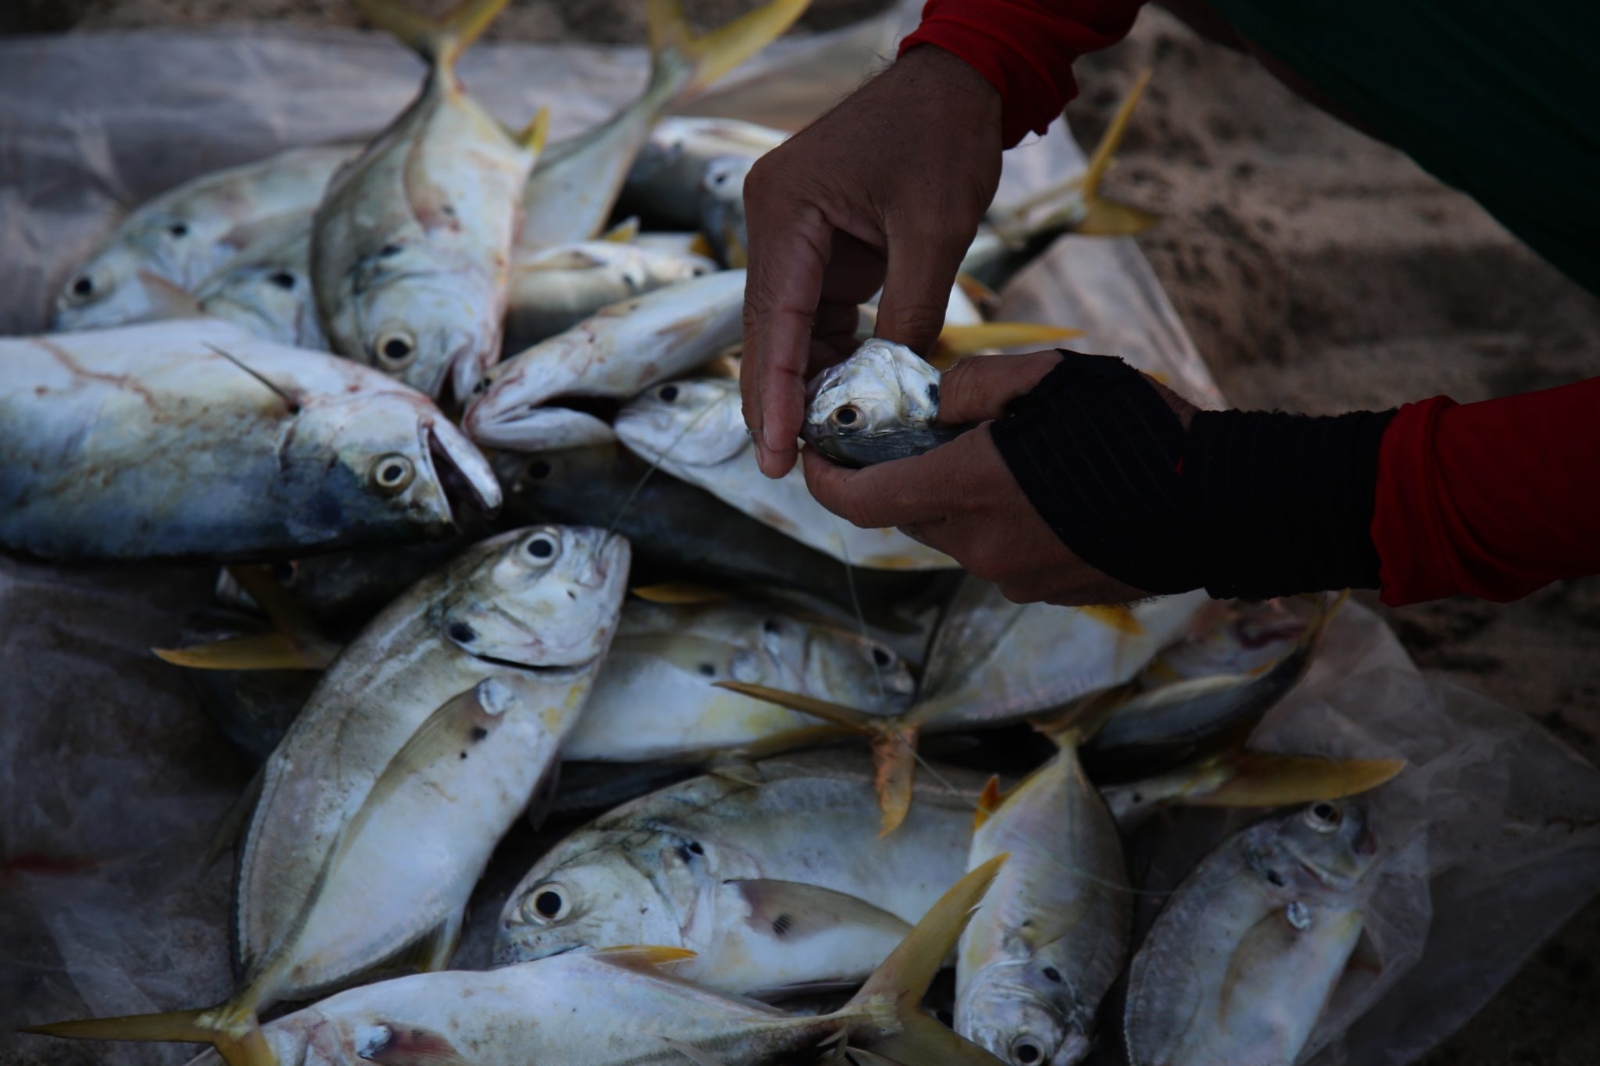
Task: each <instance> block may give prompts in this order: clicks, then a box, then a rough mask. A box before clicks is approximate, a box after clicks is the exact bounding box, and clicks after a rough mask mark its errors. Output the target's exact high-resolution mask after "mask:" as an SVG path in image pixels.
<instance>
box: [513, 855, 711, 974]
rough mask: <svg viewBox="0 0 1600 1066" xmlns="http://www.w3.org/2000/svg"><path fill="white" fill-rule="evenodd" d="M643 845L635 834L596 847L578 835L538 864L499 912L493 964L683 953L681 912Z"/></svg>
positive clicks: (662, 873) (661, 873) (661, 872)
mask: <svg viewBox="0 0 1600 1066" xmlns="http://www.w3.org/2000/svg"><path fill="white" fill-rule="evenodd" d="M640 843H645V842H644V841H638V840H636V839H634V836H633V835H631V834H630V835H629V837H628V838H627V839H624V840H619V841H616V842H614V843H606V844H601V845H599V846H594V841H593V838H592V837H587V836H586V835H585V834H579V835H578V837H576V838H572V839H571V840H569V841H568V842H567V843H565V844H562V845H558V846H557V847H556V849H555V850H554V851H552V852H551V853H550V854H549V855H547V856H545V857H544V858H543V859H541V860H540V861H539V862H538V863H537V864H535V865H534V867H533V869H532V870H530V871H529V872H528V875H527V876H526V877H524V878H523V879H522V882H521V883H520V884H519V885H518V886H517V888H516V890H515V891H514V892H512V893H511V897H510V898H509V899H508V900H507V901H506V905H505V909H504V910H502V911H501V912H500V923H499V925H498V926H497V927H496V928H495V944H494V961H495V965H497V966H504V965H507V964H509V963H514V962H527V961H529V960H532V959H542V958H546V957H548V956H551V955H560V954H562V953H563V952H568V951H588V950H593V949H595V948H606V947H618V946H627V945H633V944H661V945H665V946H667V947H681V946H682V945H683V940H684V929H683V922H682V921H681V920H680V918H679V917H678V915H679V914H680V913H682V912H680V911H679V909H678V908H677V907H675V906H674V905H673V901H672V900H671V899H670V898H669V892H670V889H667V890H666V891H664V890H663V886H662V884H661V883H660V881H659V880H658V879H659V878H661V877H663V876H664V875H665V873H666V872H665V871H663V870H661V869H659V868H658V869H657V870H655V871H652V870H651V869H650V862H651V861H652V860H653V859H655V857H656V856H655V854H654V853H653V851H652V849H650V848H648V847H645V848H640V847H637V846H636V845H638V844H640ZM580 844H581V846H580Z"/></svg>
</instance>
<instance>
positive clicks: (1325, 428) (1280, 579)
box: [992, 352, 1394, 599]
mask: <svg viewBox="0 0 1600 1066" xmlns="http://www.w3.org/2000/svg"><path fill="white" fill-rule="evenodd" d="M1061 354H1062V360H1061V363H1060V364H1059V365H1058V366H1056V367H1055V369H1053V370H1051V371H1050V373H1049V374H1047V375H1046V376H1045V377H1044V379H1043V380H1041V381H1040V382H1039V384H1038V385H1037V386H1035V387H1034V389H1033V391H1031V392H1029V393H1028V394H1027V395H1025V396H1022V397H1019V398H1018V399H1017V400H1016V401H1014V402H1013V403H1012V404H1011V405H1010V407H1008V408H1007V413H1006V416H1005V417H1004V418H1001V419H999V420H997V421H996V422H995V423H994V426H993V428H992V435H993V437H994V442H995V446H996V447H997V448H999V450H1000V455H1001V456H1002V457H1003V458H1004V459H1005V462H1006V466H1007V467H1009V468H1010V470H1011V473H1012V476H1013V477H1015V478H1016V479H1017V483H1018V484H1019V485H1020V486H1021V487H1022V491H1023V492H1024V493H1026V494H1027V496H1028V499H1029V501H1030V502H1032V504H1033V506H1034V508H1035V509H1036V510H1037V511H1038V512H1039V514H1040V516H1041V517H1043V518H1044V520H1045V522H1046V523H1047V524H1048V525H1049V526H1050V528H1051V529H1053V530H1055V532H1056V535H1057V536H1059V537H1060V538H1061V540H1062V542H1063V543H1064V544H1066V546H1067V547H1068V548H1070V549H1071V550H1072V551H1073V553H1074V554H1076V555H1077V556H1078V557H1079V558H1080V559H1082V560H1083V561H1084V562H1086V563H1088V564H1089V565H1090V566H1093V567H1094V568H1096V569H1097V570H1100V571H1102V572H1103V573H1106V574H1108V575H1110V576H1111V577H1114V578H1116V579H1117V580H1119V581H1122V582H1124V583H1126V584H1128V585H1132V586H1133V587H1134V588H1139V589H1144V590H1146V591H1148V592H1154V593H1175V592H1187V591H1189V590H1190V589H1195V588H1204V589H1205V590H1206V591H1207V592H1208V593H1210V594H1211V595H1212V596H1215V597H1218V598H1228V597H1235V596H1237V597H1244V598H1247V599H1265V598H1268V597H1271V596H1285V595H1290V594H1292V593H1297V592H1320V591H1323V590H1325V589H1342V588H1376V587H1377V586H1378V553H1377V552H1376V550H1374V548H1373V546H1372V537H1371V534H1370V533H1369V532H1368V527H1369V526H1370V525H1371V524H1372V506H1373V497H1374V494H1375V491H1376V486H1377V476H1378V475H1377V470H1378V448H1379V445H1380V444H1381V443H1382V440H1383V431H1384V429H1385V428H1387V426H1388V424H1389V419H1390V418H1392V417H1393V416H1394V412H1393V411H1385V412H1381V413H1374V412H1367V411H1362V412H1356V413H1354V414H1346V415H1337V416H1333V417H1328V418H1313V417H1309V416H1306V415H1286V414H1280V413H1276V412H1268V411H1201V412H1198V413H1197V414H1196V415H1195V416H1194V420H1193V422H1192V423H1191V424H1190V427H1189V430H1188V432H1187V433H1185V432H1184V430H1183V426H1182V423H1180V422H1179V421H1178V417H1177V415H1175V414H1174V413H1173V412H1172V409H1171V408H1170V407H1168V406H1167V403H1166V401H1165V400H1163V399H1162V398H1161V396H1160V395H1159V394H1158V393H1157V392H1156V390H1155V389H1153V388H1151V386H1150V383H1149V382H1148V381H1147V380H1146V379H1145V377H1144V375H1142V374H1140V373H1139V372H1138V371H1137V370H1135V369H1133V368H1132V367H1130V366H1128V365H1127V364H1126V363H1124V362H1123V361H1122V360H1120V359H1112V358H1107V357H1104V356H1094V355H1079V354H1076V353H1073V352H1062V353H1061Z"/></svg>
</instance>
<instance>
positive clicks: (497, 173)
mask: <svg viewBox="0 0 1600 1066" xmlns="http://www.w3.org/2000/svg"><path fill="white" fill-rule="evenodd" d="M506 2H507V0H474V2H471V3H468V4H466V5H465V6H463V7H459V8H457V9H456V11H455V12H454V13H452V14H451V15H449V16H448V17H447V19H446V21H444V22H440V23H432V22H427V21H425V20H423V19H421V18H420V17H418V16H416V15H412V14H410V13H409V12H406V11H403V10H400V9H397V8H395V7H393V6H391V4H390V2H389V0H361V7H362V9H363V11H365V12H366V13H367V15H368V17H369V18H371V19H372V20H373V21H375V22H377V23H379V24H380V25H384V26H387V27H389V28H391V29H393V30H394V31H395V32H396V34H397V35H398V36H400V37H401V39H402V40H404V41H405V42H406V43H407V44H409V45H411V46H412V47H413V48H415V49H416V50H417V51H418V52H419V53H420V54H421V55H422V56H423V58H424V59H426V60H427V61H428V63H429V66H430V70H429V74H428V77H427V80H426V81H425V82H424V84H423V88H422V91H421V92H420V93H419V94H418V95H417V97H416V99H415V100H413V101H412V102H411V104H410V106H409V107H407V108H406V110H405V111H404V112H403V113H402V114H401V115H400V116H399V117H398V118H396V119H395V120H394V122H393V123H391V124H390V125H389V127H388V128H387V129H386V130H384V131H383V133H381V134H379V135H378V137H377V139H376V140H374V141H373V142H372V143H371V144H370V145H368V147H367V149H366V151H365V152H363V153H362V154H361V156H360V157H359V158H357V159H356V160H354V161H353V162H352V163H350V165H348V166H346V167H345V168H344V169H342V170H340V171H339V173H338V174H336V175H335V176H334V178H333V180H332V181H331V182H330V183H329V185H328V191H327V195H326V196H325V197H324V198H323V200H322V204H321V206H320V207H319V208H318V209H317V215H316V220H315V222H314V223H313V229H312V240H311V277H312V281H313V282H314V287H315V292H316V297H317V309H318V313H319V314H320V315H321V318H322V323H323V327H324V328H325V329H326V331H327V334H328V339H329V341H330V342H331V343H332V344H333V348H334V350H335V351H337V352H339V353H341V354H343V355H346V356H349V357H350V358H352V359H357V360H360V361H361V362H364V363H368V364H370V365H373V366H376V367H378V368H379V369H381V370H383V371H384V372H386V373H390V374H395V375H397V376H399V377H400V378H402V379H403V380H404V381H406V382H407V383H408V384H410V385H412V386H414V387H416V388H417V389H419V390H421V391H423V392H426V393H427V394H429V395H430V396H439V395H441V394H442V393H443V392H444V390H445V387H446V385H447V384H449V385H450V386H452V388H453V390H454V395H455V398H456V399H457V400H463V399H465V398H466V397H467V396H468V395H469V394H470V393H471V391H472V387H473V385H475V384H477V382H478V380H479V379H480V378H482V377H483V374H484V371H486V370H487V369H488V368H489V366H490V364H492V363H493V362H494V360H495V359H497V358H498V357H499V354H500V330H501V319H502V318H503V317H504V312H505V301H506V285H507V283H508V281H509V280H510V269H511V246H512V243H513V241H514V239H515V237H516V233H517V220H518V206H517V205H518V197H519V196H520V194H521V191H522V186H523V184H524V182H525V181H526V180H527V177H528V173H529V172H530V171H531V170H532V169H533V164H534V161H535V160H536V159H537V158H538V156H539V151H540V148H541V147H542V146H543V144H544V136H545V130H546V126H547V122H548V116H547V113H546V112H540V114H539V116H538V117H537V118H535V119H534V121H533V123H532V124H531V125H529V127H528V128H527V129H526V130H524V131H523V132H522V133H521V134H519V135H517V136H515V137H513V136H512V135H511V134H509V133H507V132H506V130H505V129H504V128H503V127H502V126H501V125H500V123H499V122H497V121H496V120H495V119H494V118H493V117H492V116H491V115H489V114H488V112H486V111H484V110H483V108H482V107H481V106H480V105H479V104H478V103H477V102H476V101H475V100H473V99H472V97H470V96H469V95H468V94H467V93H466V91H465V90H464V89H463V88H462V86H461V83H460V82H459V80H457V78H456V74H455V64H456V60H457V59H458V58H459V56H460V54H461V51H462V49H464V48H465V47H466V46H467V45H468V44H469V43H470V42H471V41H472V40H473V39H474V38H475V37H476V36H477V35H478V34H479V33H481V32H482V31H483V29H484V28H485V27H486V26H487V25H488V23H489V21H490V20H491V19H493V17H494V16H495V15H496V14H498V13H499V11H500V9H501V8H503V7H504V6H505V4H506Z"/></svg>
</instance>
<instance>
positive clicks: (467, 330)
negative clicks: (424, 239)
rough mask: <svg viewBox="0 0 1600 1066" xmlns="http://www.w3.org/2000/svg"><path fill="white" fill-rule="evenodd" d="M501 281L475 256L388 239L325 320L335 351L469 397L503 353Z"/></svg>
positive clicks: (434, 392)
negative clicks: (435, 255) (456, 259)
mask: <svg viewBox="0 0 1600 1066" xmlns="http://www.w3.org/2000/svg"><path fill="white" fill-rule="evenodd" d="M501 288H503V286H497V285H496V284H495V283H494V282H493V280H492V279H490V278H487V277H485V276H484V272H483V270H482V269H481V268H478V267H476V266H475V265H474V264H470V263H458V264H454V265H452V264H449V263H440V262H436V261H434V260H433V259H432V258H430V256H429V254H428V251H427V250H426V249H424V248H412V247H409V246H407V245H405V244H404V243H396V244H391V245H386V246H385V247H384V248H383V249H382V250H381V251H380V252H379V253H378V255H377V256H375V257H369V258H368V259H366V260H363V261H362V262H360V263H358V264H357V266H356V267H355V269H354V271H353V272H352V275H351V278H350V284H349V286H348V290H347V294H346V296H345V297H344V298H343V299H340V300H338V301H337V303H336V307H335V310H334V312H333V313H332V314H331V315H330V316H328V321H327V323H326V325H327V327H328V336H329V339H330V340H331V341H332V342H333V345H334V347H335V349H336V350H338V351H339V352H342V353H343V354H345V355H348V356H350V357H351V358H353V359H359V360H361V361H362V362H364V363H366V364H367V365H369V366H374V367H377V368H378V369H379V370H381V371H383V372H384V373H385V374H390V375H392V376H394V377H397V378H399V379H400V380H401V381H404V382H405V383H406V384H407V385H410V386H411V387H412V388H414V389H416V390H417V391H419V392H422V393H426V394H427V395H428V396H431V397H433V398H434V399H440V398H441V397H444V396H445V395H446V394H447V393H446V390H447V387H448V389H449V390H451V391H450V395H453V396H454V398H455V399H456V400H457V401H465V400H466V398H467V397H468V396H470V395H471V394H472V389H473V387H474V386H475V385H477V383H478V382H479V381H481V380H482V379H483V376H484V374H485V373H487V371H488V369H489V367H490V366H491V365H492V364H493V363H494V362H495V360H496V359H498V358H499V355H500V328H501V312H502V307H501V306H500V304H501V301H499V300H497V299H495V298H494V297H493V296H492V295H491V294H492V293H494V292H495V291H496V290H497V289H501Z"/></svg>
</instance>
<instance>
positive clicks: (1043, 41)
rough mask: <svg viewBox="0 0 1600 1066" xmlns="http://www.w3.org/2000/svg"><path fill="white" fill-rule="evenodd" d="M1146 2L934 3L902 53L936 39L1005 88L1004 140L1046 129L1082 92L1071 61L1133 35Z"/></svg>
mask: <svg viewBox="0 0 1600 1066" xmlns="http://www.w3.org/2000/svg"><path fill="white" fill-rule="evenodd" d="M1143 2H1144V0H928V3H927V4H926V6H924V7H923V9H922V24H921V25H920V26H918V27H917V29H916V32H914V33H912V34H911V35H910V36H908V37H907V38H906V39H905V40H904V41H902V42H901V43H900V54H901V55H904V54H905V53H906V52H907V51H908V50H910V49H912V48H916V47H917V46H918V45H924V44H931V45H934V46H936V47H938V48H942V49H944V50H945V51H946V52H950V53H952V54H954V55H955V56H957V57H959V58H960V59H963V60H965V61H966V62H967V64H968V65H969V66H971V67H972V68H973V69H974V70H976V71H977V72H978V73H980V74H982V75H983V76H984V77H985V78H986V79H988V81H989V83H990V84H991V85H993V86H994V87H995V88H996V89H998V90H999V91H1000V98H1001V101H1002V103H1003V108H1004V111H1003V115H1004V118H1003V123H1004V129H1003V132H1004V135H1005V145H1006V147H1007V148H1010V147H1011V146H1012V145H1014V144H1016V143H1017V142H1018V141H1020V140H1022V138H1023V137H1025V136H1026V135H1027V133H1028V131H1029V130H1033V131H1034V132H1036V133H1043V132H1044V131H1045V130H1047V129H1049V128H1050V123H1052V122H1054V121H1055V120H1056V119H1057V118H1058V117H1059V116H1060V115H1061V109H1062V108H1063V107H1065V106H1066V104H1067V101H1068V100H1071V99H1072V98H1073V97H1074V96H1077V95H1078V83H1077V82H1076V81H1074V80H1073V77H1072V61H1073V60H1074V59H1077V58H1078V57H1079V56H1081V55H1083V54H1084V53H1086V52H1096V51H1099V50H1100V49H1102V48H1109V47H1111V46H1112V45H1114V44H1116V43H1117V42H1118V41H1120V40H1122V38H1124V37H1126V36H1127V35H1128V31H1129V30H1131V29H1132V28H1133V20H1134V18H1135V16H1137V15H1138V13H1139V8H1140V6H1141V5H1142V4H1143Z"/></svg>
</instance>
